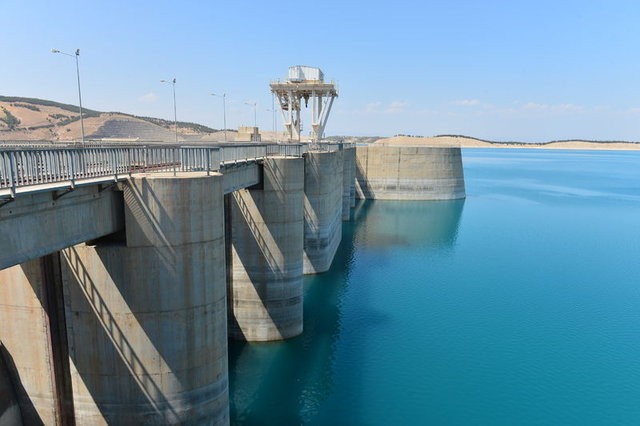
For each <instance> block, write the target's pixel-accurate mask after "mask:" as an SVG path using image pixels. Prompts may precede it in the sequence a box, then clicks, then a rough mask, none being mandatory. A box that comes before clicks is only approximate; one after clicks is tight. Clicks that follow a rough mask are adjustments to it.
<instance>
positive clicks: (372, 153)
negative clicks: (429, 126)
mask: <svg viewBox="0 0 640 426" xmlns="http://www.w3.org/2000/svg"><path fill="white" fill-rule="evenodd" d="M356 182H357V196H358V198H363V199H364V198H368V199H380V200H453V199H461V198H465V196H466V195H465V187H464V173H463V169H462V153H461V150H460V148H434V147H425V146H415V147H413V146H411V147H410V146H385V145H381V146H375V145H373V146H368V147H357V148H356Z"/></svg>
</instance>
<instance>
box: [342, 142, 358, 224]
mask: <svg viewBox="0 0 640 426" xmlns="http://www.w3.org/2000/svg"><path fill="white" fill-rule="evenodd" d="M342 164H343V167H342V191H343V192H342V220H343V221H348V220H349V219H351V207H353V206H354V205H355V179H356V149H355V148H347V149H345V150H344V151H342Z"/></svg>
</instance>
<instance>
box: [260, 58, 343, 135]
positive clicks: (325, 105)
mask: <svg viewBox="0 0 640 426" xmlns="http://www.w3.org/2000/svg"><path fill="white" fill-rule="evenodd" d="M270 87H271V92H272V93H273V94H275V95H276V97H277V98H278V103H279V104H280V110H281V111H282V118H283V120H282V121H283V124H284V128H285V130H286V132H287V134H288V139H289V141H294V140H297V141H298V142H299V141H300V133H301V130H302V122H301V116H300V109H301V107H302V100H303V99H304V106H305V108H308V107H309V101H311V138H312V141H313V142H314V143H318V142H319V141H320V140H321V139H322V136H323V134H324V128H325V126H326V125H327V119H328V118H329V112H331V106H332V105H333V100H334V99H335V98H337V97H338V91H337V90H336V86H335V84H334V83H333V82H331V83H325V82H324V74H323V73H322V71H321V70H320V68H315V67H308V66H304V65H296V66H293V67H289V77H288V78H287V80H286V81H285V82H284V83H283V82H280V81H275V82H273V83H271V84H270Z"/></svg>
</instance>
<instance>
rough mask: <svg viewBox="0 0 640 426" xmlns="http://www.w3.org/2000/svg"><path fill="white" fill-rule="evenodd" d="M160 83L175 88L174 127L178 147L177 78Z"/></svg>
mask: <svg viewBox="0 0 640 426" xmlns="http://www.w3.org/2000/svg"><path fill="white" fill-rule="evenodd" d="M160 83H167V84H171V85H172V87H173V125H174V127H175V128H176V145H178V114H177V112H176V78H175V77H174V78H173V80H160Z"/></svg>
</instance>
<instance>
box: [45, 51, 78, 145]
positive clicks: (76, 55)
mask: <svg viewBox="0 0 640 426" xmlns="http://www.w3.org/2000/svg"><path fill="white" fill-rule="evenodd" d="M51 53H60V54H61V55H65V56H71V57H72V58H73V57H75V58H76V76H77V77H78V102H79V104H80V132H81V135H82V144H83V145H84V119H83V118H82V92H81V91H80V64H79V63H78V57H79V56H80V49H76V53H75V54H71V53H66V52H62V51H60V50H58V49H51Z"/></svg>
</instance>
